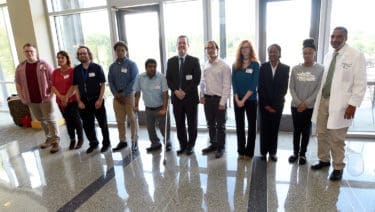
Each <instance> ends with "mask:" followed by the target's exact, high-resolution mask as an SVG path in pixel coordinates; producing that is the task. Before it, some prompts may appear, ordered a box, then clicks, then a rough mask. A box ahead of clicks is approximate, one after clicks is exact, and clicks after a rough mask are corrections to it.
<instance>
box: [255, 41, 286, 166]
mask: <svg viewBox="0 0 375 212" xmlns="http://www.w3.org/2000/svg"><path fill="white" fill-rule="evenodd" d="M267 51H268V57H269V62H266V63H263V64H262V66H261V67H260V74H259V88H258V89H259V90H258V93H259V110H260V153H261V154H262V160H266V155H267V153H268V154H269V159H270V160H272V161H274V162H276V161H277V156H276V153H277V136H278V132H279V126H280V120H281V115H282V112H283V108H284V101H285V99H284V97H285V95H286V93H287V91H288V80H289V66H287V65H285V64H282V63H280V57H281V47H280V46H279V45H277V44H272V45H271V46H269V47H268V49H267Z"/></svg>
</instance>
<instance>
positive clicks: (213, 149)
mask: <svg viewBox="0 0 375 212" xmlns="http://www.w3.org/2000/svg"><path fill="white" fill-rule="evenodd" d="M216 149H217V146H216V145H215V144H210V146H208V147H206V148H204V149H202V154H204V155H205V154H208V153H210V152H214V151H215V150H216Z"/></svg>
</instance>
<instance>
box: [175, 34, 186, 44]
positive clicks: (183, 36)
mask: <svg viewBox="0 0 375 212" xmlns="http://www.w3.org/2000/svg"><path fill="white" fill-rule="evenodd" d="M180 38H186V41H187V44H188V45H189V38H188V37H187V36H186V35H180V36H178V38H177V44H178V40H180Z"/></svg>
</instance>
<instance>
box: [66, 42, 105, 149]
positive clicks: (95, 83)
mask: <svg viewBox="0 0 375 212" xmlns="http://www.w3.org/2000/svg"><path fill="white" fill-rule="evenodd" d="M77 59H78V60H79V61H80V62H81V64H80V65H78V66H76V67H75V68H74V76H73V85H74V87H75V89H76V92H77V100H78V107H79V109H80V115H81V118H82V122H83V129H84V130H85V133H86V137H87V139H88V140H89V142H90V147H89V148H88V149H87V150H86V153H87V154H89V153H91V152H92V151H94V150H95V149H96V148H98V144H99V142H98V139H97V137H96V131H95V118H96V120H97V121H98V123H99V126H100V128H101V130H102V135H103V146H102V149H101V150H100V151H101V152H105V151H107V150H108V148H109V146H110V144H111V143H110V140H109V131H108V124H107V115H106V110H105V106H104V99H103V95H104V90H105V76H104V72H103V69H102V67H101V66H100V65H98V64H96V63H94V62H92V53H91V51H90V49H89V48H88V47H86V46H80V47H78V50H77Z"/></svg>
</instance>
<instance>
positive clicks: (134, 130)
mask: <svg viewBox="0 0 375 212" xmlns="http://www.w3.org/2000/svg"><path fill="white" fill-rule="evenodd" d="M133 105H134V96H133V95H129V96H126V97H125V104H121V103H120V102H119V101H117V100H116V99H113V110H114V111H115V115H116V122H117V128H118V134H119V139H120V142H125V141H126V126H125V118H126V117H127V118H128V122H129V123H130V130H131V140H132V141H137V139H138V121H137V118H136V115H135V113H134V111H133Z"/></svg>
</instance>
